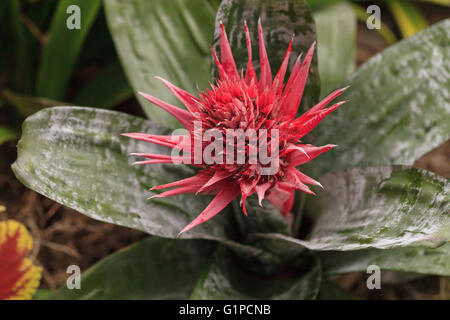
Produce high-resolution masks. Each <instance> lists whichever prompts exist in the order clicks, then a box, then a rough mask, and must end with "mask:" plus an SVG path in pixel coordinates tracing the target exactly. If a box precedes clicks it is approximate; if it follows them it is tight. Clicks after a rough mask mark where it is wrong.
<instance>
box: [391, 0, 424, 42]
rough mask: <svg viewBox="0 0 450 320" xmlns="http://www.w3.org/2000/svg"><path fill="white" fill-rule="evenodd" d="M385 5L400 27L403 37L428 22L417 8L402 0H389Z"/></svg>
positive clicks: (413, 32)
mask: <svg viewBox="0 0 450 320" xmlns="http://www.w3.org/2000/svg"><path fill="white" fill-rule="evenodd" d="M387 5H388V6H389V9H390V10H391V12H392V14H393V15H394V18H395V20H396V22H397V24H398V26H399V28H400V31H401V33H402V35H403V37H404V38H407V37H410V36H412V35H413V34H415V33H417V32H419V31H421V30H423V29H426V28H427V27H428V22H427V20H426V19H425V17H424V16H423V14H422V12H421V11H420V9H419V8H417V7H416V5H414V4H413V3H411V2H409V1H404V0H389V1H387Z"/></svg>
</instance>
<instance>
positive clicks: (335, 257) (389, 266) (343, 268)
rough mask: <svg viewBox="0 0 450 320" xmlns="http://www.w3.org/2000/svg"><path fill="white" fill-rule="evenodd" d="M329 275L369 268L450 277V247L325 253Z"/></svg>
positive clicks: (325, 269) (325, 264)
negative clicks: (371, 266)
mask: <svg viewBox="0 0 450 320" xmlns="http://www.w3.org/2000/svg"><path fill="white" fill-rule="evenodd" d="M320 257H321V259H322V262H323V269H324V272H325V273H326V274H340V273H350V272H359V271H364V272H365V271H366V270H367V267H368V266H370V265H377V266H379V267H380V268H381V269H382V270H391V271H400V272H415V273H421V274H433V275H439V276H447V277H448V276H450V243H447V244H445V245H443V246H441V247H439V248H436V249H431V248H424V247H405V248H395V249H388V250H379V249H364V250H357V251H349V252H337V251H331V252H322V253H320Z"/></svg>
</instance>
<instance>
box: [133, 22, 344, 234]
mask: <svg viewBox="0 0 450 320" xmlns="http://www.w3.org/2000/svg"><path fill="white" fill-rule="evenodd" d="M244 31H245V36H246V42H247V50H248V63H247V68H246V71H245V75H244V72H243V71H241V72H239V71H238V69H237V67H236V63H235V61H234V58H233V55H232V53H231V49H230V45H229V42H228V39H227V35H226V33H225V29H224V27H223V25H222V23H221V24H220V61H219V59H218V57H217V55H216V53H215V52H214V50H213V49H212V48H211V51H212V54H213V57H214V60H215V63H216V65H217V68H218V70H219V79H217V80H216V83H215V84H211V88H210V89H206V90H204V91H203V92H200V93H199V95H198V96H193V95H191V94H189V93H187V92H186V91H184V90H182V89H180V88H178V87H176V86H174V85H173V84H171V83H169V82H168V81H166V80H164V79H161V78H159V79H160V80H161V81H163V83H164V84H165V85H166V86H167V88H168V89H169V90H170V91H171V92H172V93H173V94H174V95H175V96H176V97H177V98H178V99H179V100H180V101H181V103H183V104H184V105H185V106H186V108H187V110H184V109H180V108H178V107H176V106H173V105H170V104H168V103H165V102H163V101H161V100H159V99H157V98H155V97H152V96H150V95H148V94H145V93H140V94H141V95H143V96H144V97H145V98H146V99H147V100H149V101H150V102H152V103H154V104H155V105H157V106H159V107H161V108H163V109H164V110H166V111H167V112H169V113H170V114H171V115H173V116H174V117H175V118H176V119H178V120H179V122H180V123H181V124H182V125H183V126H184V127H185V128H186V130H187V134H186V135H183V136H161V135H152V134H147V133H126V134H124V135H125V136H128V137H130V138H134V139H138V140H143V141H147V142H151V143H156V144H159V145H163V146H167V147H170V148H173V150H176V151H179V150H180V149H182V150H183V151H184V153H183V155H182V156H174V155H173V153H172V155H157V154H142V153H139V154H137V153H135V154H133V155H135V156H141V157H144V158H147V159H149V160H145V161H139V162H137V164H154V163H184V164H193V165H194V166H197V167H198V168H199V169H200V170H199V171H198V173H197V174H196V175H195V176H192V177H190V178H187V179H183V180H180V181H176V182H172V183H169V184H165V185H161V186H156V187H153V188H152V189H151V190H157V189H167V188H171V189H170V190H168V191H165V192H162V193H159V194H157V195H156V196H154V197H168V196H173V195H177V194H182V193H195V194H198V193H208V194H214V195H215V197H214V199H213V200H212V201H211V202H210V203H209V205H208V206H207V207H206V208H205V209H204V210H203V212H202V213H200V215H199V216H198V217H197V218H196V219H194V220H193V221H192V222H191V223H189V224H188V225H187V226H186V227H185V228H184V229H183V230H182V231H181V232H180V233H182V232H185V231H187V230H190V229H192V228H194V227H195V226H197V225H199V224H201V223H203V222H205V221H207V220H209V219H211V218H212V217H213V216H215V215H216V214H217V213H219V212H220V211H221V210H222V209H224V208H225V207H226V206H227V205H228V204H229V203H230V202H231V201H232V200H233V199H235V198H237V197H238V196H239V195H241V196H242V200H241V205H242V207H243V212H244V213H245V214H247V212H246V209H245V200H246V198H247V197H248V196H250V195H252V194H254V193H256V195H257V196H258V199H259V203H260V205H261V201H262V200H263V199H264V198H266V199H267V200H269V201H270V202H271V203H272V204H273V205H274V206H275V207H276V208H278V209H279V210H280V212H281V213H282V214H283V215H287V214H288V213H289V212H290V210H291V208H292V205H293V202H294V195H295V190H301V191H303V192H306V193H309V194H314V193H313V192H312V191H311V189H310V188H309V187H308V186H307V185H317V186H320V183H319V182H317V181H316V180H314V179H312V178H310V177H308V176H306V175H305V174H303V173H302V172H300V171H299V170H298V169H297V168H296V167H297V166H300V165H302V164H304V163H306V162H308V161H310V160H312V159H314V158H315V157H316V156H318V155H319V154H321V153H323V152H325V151H328V150H330V149H332V148H334V147H336V146H335V145H331V144H329V145H325V146H320V147H316V146H313V145H310V144H305V143H302V141H301V140H300V139H302V138H303V137H304V136H305V135H306V134H308V133H309V132H310V131H311V130H312V129H313V128H314V127H315V126H316V125H317V124H318V123H319V122H320V121H321V120H322V119H323V118H325V117H326V116H327V115H328V114H330V113H331V112H333V111H334V110H336V109H337V108H338V107H339V106H340V105H342V104H343V103H344V102H345V101H342V102H339V103H336V104H335V105H332V106H330V107H328V108H326V107H327V106H328V105H329V104H330V102H331V101H332V100H334V99H335V98H336V97H338V96H339V95H340V94H341V93H342V92H343V91H344V90H345V88H344V89H340V90H336V91H335V92H333V93H331V94H330V95H329V96H327V97H326V98H325V99H323V100H322V101H321V102H319V103H318V104H316V105H315V106H313V107H312V108H311V109H309V110H308V111H307V112H306V113H304V114H303V115H301V116H300V117H298V118H295V116H296V113H297V109H298V108H299V105H300V101H301V98H302V95H303V91H304V88H305V84H306V80H307V77H308V72H309V67H310V64H311V60H312V57H313V54H314V48H315V43H313V44H312V46H311V48H310V49H309V51H308V53H307V54H306V57H305V59H304V60H303V62H301V55H300V56H299V57H298V58H297V60H296V62H295V65H294V67H293V69H292V71H291V75H290V77H289V79H288V80H287V82H286V83H285V82H284V78H285V74H286V70H287V67H288V62H289V57H290V54H291V47H292V41H293V39H294V36H292V38H291V41H290V43H289V46H288V48H287V52H286V55H285V57H284V59H283V62H282V64H281V67H280V69H279V70H278V72H277V74H276V75H275V77H274V78H273V77H272V72H271V69H270V65H269V60H268V57H267V52H266V48H265V44H264V38H263V30H262V27H261V22H260V21H259V22H258V33H259V57H260V69H261V71H260V77H259V79H258V77H257V75H256V72H255V70H254V67H253V63H252V50H251V39H250V35H249V31H248V27H247V24H246V23H244ZM230 134H231V136H232V139H228V138H229V137H230ZM211 136H214V139H212V138H211ZM204 137H208V138H207V139H205V138H204ZM223 137H227V138H226V139H225V138H223ZM235 138H236V139H235ZM255 142H256V143H255ZM211 145H213V147H214V148H211ZM216 147H217V148H216ZM208 148H209V149H214V151H213V152H212V153H211V155H212V158H213V159H212V160H213V161H211V159H204V158H202V157H201V155H203V154H204V153H205V151H210V150H208ZM261 148H262V149H261ZM261 150H264V151H265V156H266V158H267V155H268V154H270V155H271V158H270V160H273V162H275V164H276V166H273V163H268V162H267V161H262V157H259V155H258V152H260V151H261ZM186 151H187V152H186ZM198 151H199V152H198ZM199 154H200V157H198V155H199ZM239 159H241V161H240V162H239V161H238V160H239ZM227 160H228V161H227ZM242 160H243V161H242ZM268 166H269V167H270V169H271V170H269V171H268V170H267V169H268ZM267 172H270V173H269V174H267Z"/></svg>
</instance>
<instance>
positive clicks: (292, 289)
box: [191, 248, 321, 300]
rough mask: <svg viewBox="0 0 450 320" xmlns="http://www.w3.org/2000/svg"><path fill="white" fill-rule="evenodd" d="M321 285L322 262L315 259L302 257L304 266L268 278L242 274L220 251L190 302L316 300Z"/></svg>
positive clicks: (199, 282) (224, 253) (243, 272)
mask: <svg viewBox="0 0 450 320" xmlns="http://www.w3.org/2000/svg"><path fill="white" fill-rule="evenodd" d="M220 249H224V248H220ZM320 283H321V266H320V261H319V260H318V259H317V258H315V257H313V256H305V257H303V259H302V265H301V266H297V267H296V268H294V269H293V270H290V272H286V274H280V275H275V276H271V277H268V276H262V275H258V274H255V273H251V272H247V271H245V270H243V269H242V267H241V266H239V265H238V264H236V263H235V262H234V261H233V259H232V256H231V255H230V254H227V253H226V252H225V250H218V251H217V252H216V254H215V261H214V262H213V263H212V264H211V265H210V266H209V267H208V268H207V270H206V271H205V272H204V274H203V275H202V276H201V277H200V280H199V281H198V283H197V285H196V286H195V289H194V291H193V293H192V295H191V299H194V300H199V299H220V300H237V299H239V300H242V299H277V300H278V299H283V300H286V299H289V300H303V299H315V298H316V296H317V294H318V292H319V289H320Z"/></svg>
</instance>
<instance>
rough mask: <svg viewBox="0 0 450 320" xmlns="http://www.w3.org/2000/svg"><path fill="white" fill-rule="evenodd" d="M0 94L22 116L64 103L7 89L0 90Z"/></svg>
mask: <svg viewBox="0 0 450 320" xmlns="http://www.w3.org/2000/svg"><path fill="white" fill-rule="evenodd" d="M0 95H1V96H2V97H3V98H4V99H5V100H6V101H8V103H10V104H11V105H13V106H14V107H15V108H16V109H17V110H18V111H19V112H20V113H21V114H22V115H23V116H29V115H32V114H33V113H35V112H38V111H39V110H42V109H44V108H48V107H55V106H60V105H64V104H65V102H61V101H54V100H50V99H46V98H40V97H33V96H27V95H22V94H18V93H14V92H11V91H9V90H6V89H5V90H2V91H0Z"/></svg>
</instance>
